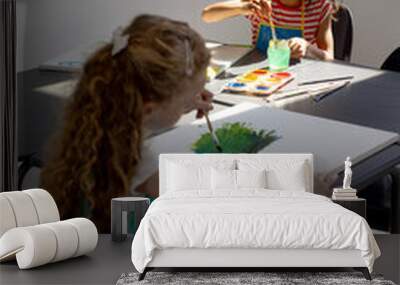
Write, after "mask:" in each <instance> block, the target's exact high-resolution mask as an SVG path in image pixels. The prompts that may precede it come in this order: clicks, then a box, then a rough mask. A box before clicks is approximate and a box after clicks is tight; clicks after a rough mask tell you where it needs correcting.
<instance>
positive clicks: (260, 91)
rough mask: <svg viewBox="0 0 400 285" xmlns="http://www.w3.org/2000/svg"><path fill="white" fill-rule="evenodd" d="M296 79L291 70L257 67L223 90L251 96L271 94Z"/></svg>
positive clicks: (237, 78)
mask: <svg viewBox="0 0 400 285" xmlns="http://www.w3.org/2000/svg"><path fill="white" fill-rule="evenodd" d="M293 79H294V74H293V73H291V72H271V71H269V70H268V69H256V70H252V71H249V72H246V73H244V74H241V75H239V76H237V77H235V78H234V79H233V80H232V81H230V82H228V83H227V84H226V85H225V86H224V87H223V89H222V92H226V93H233V94H242V95H250V96H269V95H271V94H272V93H274V92H275V91H277V90H278V89H280V88H282V87H283V86H285V85H286V84H287V83H289V82H290V81H292V80H293Z"/></svg>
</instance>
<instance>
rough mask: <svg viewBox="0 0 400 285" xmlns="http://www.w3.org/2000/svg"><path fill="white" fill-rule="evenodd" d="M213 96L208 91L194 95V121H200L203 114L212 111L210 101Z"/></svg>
mask: <svg viewBox="0 0 400 285" xmlns="http://www.w3.org/2000/svg"><path fill="white" fill-rule="evenodd" d="M213 97H214V94H212V93H211V92H210V91H208V90H204V91H203V92H202V93H200V94H198V95H196V99H195V105H196V109H197V114H196V119H200V118H202V117H203V116H204V114H205V113H208V112H209V111H211V110H212V109H213V106H212V99H213Z"/></svg>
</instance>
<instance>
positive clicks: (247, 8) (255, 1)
mask: <svg viewBox="0 0 400 285" xmlns="http://www.w3.org/2000/svg"><path fill="white" fill-rule="evenodd" d="M240 3H241V10H242V13H243V14H244V15H250V14H260V13H261V5H260V0H240Z"/></svg>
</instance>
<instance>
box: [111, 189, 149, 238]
mask: <svg viewBox="0 0 400 285" xmlns="http://www.w3.org/2000/svg"><path fill="white" fill-rule="evenodd" d="M149 206H150V199H148V198H142V197H121V198H113V199H112V200H111V238H112V240H113V241H124V240H125V239H126V237H127V235H128V222H129V221H128V217H129V213H131V212H133V213H134V215H135V230H134V232H133V233H132V234H133V235H134V234H135V233H136V231H137V229H138V227H139V224H140V221H141V220H142V218H143V217H144V215H145V214H146V211H147V209H148V208H149Z"/></svg>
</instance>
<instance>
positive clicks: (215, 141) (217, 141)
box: [204, 113, 222, 152]
mask: <svg viewBox="0 0 400 285" xmlns="http://www.w3.org/2000/svg"><path fill="white" fill-rule="evenodd" d="M204 117H205V118H206V121H207V127H208V130H209V131H210V135H211V139H212V141H213V143H214V145H215V147H216V149H217V150H218V151H219V152H222V147H221V144H220V143H219V140H218V137H217V135H216V134H215V132H214V128H213V126H212V124H211V121H210V118H209V117H208V113H205V114H204Z"/></svg>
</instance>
